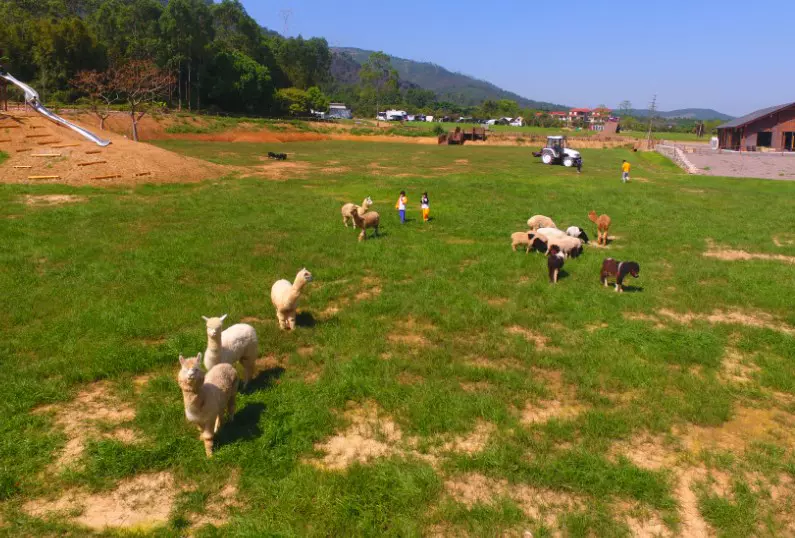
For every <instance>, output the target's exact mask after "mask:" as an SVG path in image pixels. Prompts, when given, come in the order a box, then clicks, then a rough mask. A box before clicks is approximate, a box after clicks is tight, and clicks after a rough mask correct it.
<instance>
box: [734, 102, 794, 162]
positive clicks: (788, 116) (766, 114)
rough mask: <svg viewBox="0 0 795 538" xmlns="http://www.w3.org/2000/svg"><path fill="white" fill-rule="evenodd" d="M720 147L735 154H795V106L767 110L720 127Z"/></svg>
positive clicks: (788, 105)
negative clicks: (781, 152)
mask: <svg viewBox="0 0 795 538" xmlns="http://www.w3.org/2000/svg"><path fill="white" fill-rule="evenodd" d="M718 147H719V148H720V149H728V150H733V151H760V150H762V151H764V150H769V151H795V103H789V104H786V105H778V106H773V107H769V108H763V109H762V110H757V111H756V112H753V113H751V114H748V115H747V116H743V117H742V118H737V119H735V120H732V121H730V122H727V123H724V124H723V125H720V126H718Z"/></svg>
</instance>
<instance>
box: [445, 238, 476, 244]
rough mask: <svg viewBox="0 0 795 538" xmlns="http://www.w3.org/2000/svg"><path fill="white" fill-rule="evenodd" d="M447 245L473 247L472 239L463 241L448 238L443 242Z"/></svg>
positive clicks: (461, 239)
mask: <svg viewBox="0 0 795 538" xmlns="http://www.w3.org/2000/svg"><path fill="white" fill-rule="evenodd" d="M444 242H445V243H447V244H448V245H474V244H475V240H474V239H463V238H461V237H450V238H448V239H445V240H444Z"/></svg>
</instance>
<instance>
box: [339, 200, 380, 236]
mask: <svg viewBox="0 0 795 538" xmlns="http://www.w3.org/2000/svg"><path fill="white" fill-rule="evenodd" d="M372 205H373V200H372V198H370V197H369V196H368V197H367V198H365V199H364V201H362V205H361V207H362V208H364V211H365V212H367V210H368V209H370V207H371V206H372ZM357 209H359V206H358V205H356V204H351V203H348V204H345V205H344V206H342V209H341V210H340V212H341V213H342V223H343V224H344V225H345V227H346V228H347V227H348V222H349V221H350V222H352V223H353V229H354V230H355V229H356V221H354V220H353V213H354V211H356V210H357Z"/></svg>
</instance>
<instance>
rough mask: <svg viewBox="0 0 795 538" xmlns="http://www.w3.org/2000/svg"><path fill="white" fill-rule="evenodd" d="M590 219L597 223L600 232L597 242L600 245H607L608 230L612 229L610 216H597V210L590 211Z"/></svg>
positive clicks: (597, 229)
mask: <svg viewBox="0 0 795 538" xmlns="http://www.w3.org/2000/svg"><path fill="white" fill-rule="evenodd" d="M588 220H590V221H591V222H593V223H594V224H596V231H597V234H598V237H597V240H596V242H597V243H598V244H600V245H602V244H604V245H607V232H608V231H609V230H610V217H609V216H607V215H599V217H597V216H596V211H591V212H590V213H588Z"/></svg>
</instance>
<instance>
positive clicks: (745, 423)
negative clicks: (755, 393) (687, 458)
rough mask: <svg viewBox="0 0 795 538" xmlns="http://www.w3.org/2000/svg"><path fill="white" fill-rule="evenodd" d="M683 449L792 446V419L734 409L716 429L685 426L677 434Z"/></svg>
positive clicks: (794, 432)
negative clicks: (768, 445)
mask: <svg viewBox="0 0 795 538" xmlns="http://www.w3.org/2000/svg"><path fill="white" fill-rule="evenodd" d="M680 437H681V439H682V443H683V446H684V447H685V448H687V449H688V450H689V451H690V452H693V453H695V454H697V453H699V452H701V451H702V450H709V449H722V450H728V451H732V452H738V451H742V450H745V448H746V447H747V446H748V445H749V444H750V443H752V442H755V441H761V442H768V443H783V444H784V445H786V446H793V444H795V417H793V415H791V414H789V413H785V412H783V411H780V410H778V409H756V408H751V407H740V408H738V409H737V410H736V411H735V413H734V416H733V417H732V419H731V420H729V421H727V422H725V423H723V424H721V425H720V426H715V427H709V426H692V425H691V426H689V427H688V428H686V429H685V430H684V431H683V432H680Z"/></svg>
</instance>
